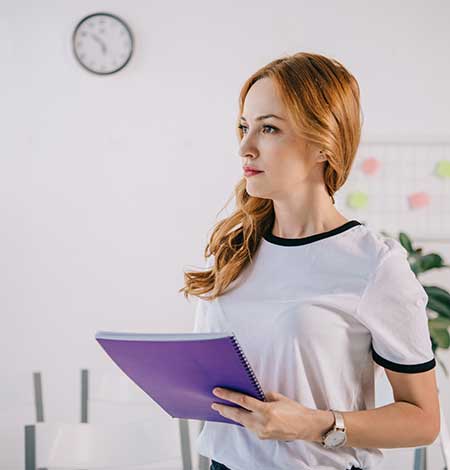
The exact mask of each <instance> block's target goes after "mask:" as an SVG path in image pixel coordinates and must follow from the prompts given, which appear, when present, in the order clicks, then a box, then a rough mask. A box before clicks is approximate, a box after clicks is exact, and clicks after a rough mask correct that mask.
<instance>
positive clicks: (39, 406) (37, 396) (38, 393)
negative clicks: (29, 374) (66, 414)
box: [33, 372, 44, 423]
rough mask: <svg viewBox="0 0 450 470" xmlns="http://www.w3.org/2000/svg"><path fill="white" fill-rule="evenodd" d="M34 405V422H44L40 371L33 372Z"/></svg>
mask: <svg viewBox="0 0 450 470" xmlns="http://www.w3.org/2000/svg"><path fill="white" fill-rule="evenodd" d="M33 384H34V405H35V408H36V422H38V423H42V422H44V399H43V396H42V377H41V373H40V372H33Z"/></svg>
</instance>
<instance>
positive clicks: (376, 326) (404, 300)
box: [358, 239, 436, 374]
mask: <svg viewBox="0 0 450 470" xmlns="http://www.w3.org/2000/svg"><path fill="white" fill-rule="evenodd" d="M384 243H385V244H386V246H387V247H388V249H387V250H386V252H385V253H384V254H383V255H382V256H381V259H380V261H379V262H378V263H377V267H376V269H375V271H374V272H373V274H372V275H371V278H370V279H369V281H368V283H367V285H366V287H365V290H364V292H363V294H362V296H361V298H360V303H359V305H358V317H359V319H360V321H361V322H362V323H363V324H364V325H365V326H366V327H367V328H368V330H369V331H370V333H371V335H372V344H371V349H372V357H373V360H374V361H375V362H376V363H377V364H379V365H380V366H382V367H384V368H386V369H390V370H393V371H396V372H404V373H409V374H414V373H417V372H425V371H427V370H430V369H432V368H433V367H435V365H436V360H435V357H434V353H433V349H432V343H431V338H430V332H429V329H428V316H427V312H426V305H427V303H428V295H427V293H426V291H425V289H424V288H423V287H422V285H421V284H420V282H419V280H418V279H417V277H416V275H415V274H414V272H413V271H412V269H411V267H410V265H409V262H408V258H407V251H406V250H405V249H404V248H403V247H402V245H401V244H400V243H399V242H398V241H397V240H394V239H386V240H384Z"/></svg>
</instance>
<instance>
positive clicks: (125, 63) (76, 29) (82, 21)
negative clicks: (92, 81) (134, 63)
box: [72, 12, 134, 75]
mask: <svg viewBox="0 0 450 470" xmlns="http://www.w3.org/2000/svg"><path fill="white" fill-rule="evenodd" d="M100 15H101V16H109V17H110V18H114V19H115V20H117V21H119V23H121V24H122V25H123V27H124V28H125V29H126V30H127V31H128V34H129V35H130V39H131V50H130V53H129V54H128V58H127V60H126V61H125V62H124V63H123V64H122V65H121V66H120V67H119V68H117V69H115V70H112V71H111V72H97V71H96V70H92V69H90V68H89V67H88V66H87V65H85V64H83V62H82V61H81V60H80V58H79V57H78V55H77V52H76V48H75V36H76V34H77V31H78V29H79V28H80V26H81V25H82V24H83V23H84V22H85V21H87V20H88V19H89V18H92V17H93V16H100ZM72 51H73V54H74V56H75V58H76V59H77V61H78V63H79V64H80V65H81V66H82V67H83V68H84V69H86V70H88V71H89V72H91V73H94V74H95V75H111V74H113V73H116V72H119V70H122V69H123V68H124V67H125V65H127V64H128V62H129V61H130V59H131V57H132V55H133V52H134V36H133V33H132V32H131V29H130V28H129V26H128V25H127V23H126V22H125V21H124V20H122V18H119V17H118V16H116V15H113V14H112V13H106V12H96V13H92V14H90V15H88V16H85V17H84V18H82V19H81V20H80V21H79V22H78V24H77V25H76V26H75V29H74V30H73V33H72Z"/></svg>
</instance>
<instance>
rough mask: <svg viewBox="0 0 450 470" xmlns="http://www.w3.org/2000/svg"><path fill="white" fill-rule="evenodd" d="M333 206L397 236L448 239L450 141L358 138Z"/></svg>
mask: <svg viewBox="0 0 450 470" xmlns="http://www.w3.org/2000/svg"><path fill="white" fill-rule="evenodd" d="M334 198H335V206H336V208H337V209H338V210H339V211H340V212H341V213H342V214H344V215H345V216H346V218H348V219H357V220H359V221H360V222H362V223H364V224H366V225H367V226H370V227H372V228H374V229H375V230H377V231H384V232H387V233H388V234H390V235H391V236H394V237H395V238H397V236H398V232H400V231H402V232H405V233H406V234H407V235H408V236H410V237H411V238H412V239H413V241H414V240H430V241H433V240H436V241H450V143H449V142H445V143H392V142H391V143H389V142H362V143H361V144H360V146H359V149H358V152H357V154H356V157H355V160H354V162H353V165H352V168H351V170H350V174H349V176H348V178H347V181H346V182H345V184H344V185H343V186H342V187H341V188H340V189H339V190H338V191H337V192H336V193H335V195H334Z"/></svg>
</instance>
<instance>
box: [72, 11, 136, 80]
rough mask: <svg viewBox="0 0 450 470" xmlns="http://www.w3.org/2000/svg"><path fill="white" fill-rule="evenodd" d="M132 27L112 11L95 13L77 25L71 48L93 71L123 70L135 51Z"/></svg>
mask: <svg viewBox="0 0 450 470" xmlns="http://www.w3.org/2000/svg"><path fill="white" fill-rule="evenodd" d="M133 45H134V39H133V34H132V33H131V30H130V28H129V27H128V25H127V24H126V23H125V21H124V20H122V19H121V18H119V17H117V16H115V15H112V14H111V13H93V14H92V15H89V16H86V17H85V18H83V19H82V20H81V21H80V22H79V23H78V24H77V26H76V27H75V30H74V32H73V35H72V47H73V52H74V54H75V57H76V58H77V60H78V62H79V63H80V64H81V65H82V66H83V67H84V68H85V69H87V70H89V71H90V72H93V73H96V74H99V75H109V74H112V73H115V72H118V71H119V70H121V69H123V68H124V67H125V65H127V63H128V62H129V60H130V58H131V56H132V54H133Z"/></svg>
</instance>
